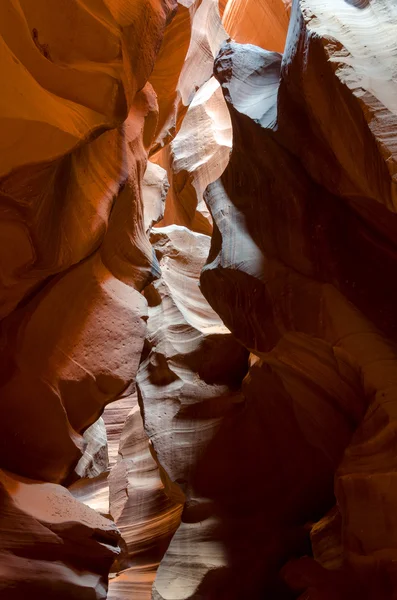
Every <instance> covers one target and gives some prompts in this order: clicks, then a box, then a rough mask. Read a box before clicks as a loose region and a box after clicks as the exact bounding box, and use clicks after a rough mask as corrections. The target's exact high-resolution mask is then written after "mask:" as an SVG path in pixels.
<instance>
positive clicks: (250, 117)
mask: <svg viewBox="0 0 397 600" xmlns="http://www.w3.org/2000/svg"><path fill="white" fill-rule="evenodd" d="M334 4H335V6H334V8H335V9H336V8H338V7H340V15H341V22H342V23H344V24H345V26H344V28H343V35H342V34H341V36H340V37H341V39H340V46H338V54H337V56H336V55H335V54H334V55H333V56H334V63H336V62H337V57H338V61H340V63H342V66H340V65H338V66H337V68H336V70H335V69H332V70H331V66H332V64H333V63H332V61H330V60H329V56H330V55H329V52H330V49H331V50H333V51H336V48H337V45H336V43H335V40H331V38H330V37H328V36H330V31H331V29H332V28H331V24H335V22H337V19H336V17H335V14H334V15H331V11H329V12H328V8H325V4H324V3H320V2H319V3H315V2H305V1H302V2H300V3H299V2H296V3H295V8H294V11H293V22H292V27H291V30H290V33H289V37H288V41H287V48H286V53H285V55H284V57H283V58H282V57H281V56H280V55H277V54H275V53H271V52H267V51H264V50H262V49H260V48H255V47H253V46H249V45H245V46H241V45H239V44H236V43H234V42H228V43H225V44H224V45H223V47H222V49H221V52H220V54H219V56H218V57H217V59H216V62H215V76H216V77H217V79H218V80H219V82H220V83H221V86H222V89H223V92H224V97H225V100H226V102H227V104H228V108H229V111H230V114H231V119H232V127H233V151H232V155H231V159H230V162H229V165H228V167H227V168H226V170H225V172H224V174H223V175H222V176H221V178H220V179H219V180H218V181H217V182H215V183H213V184H211V185H210V186H209V187H208V188H207V191H206V194H205V199H206V202H207V204H208V206H209V208H210V210H211V214H212V217H213V220H214V234H213V236H212V245H211V252H210V256H209V260H208V263H207V265H206V266H205V268H204V270H203V272H202V275H201V289H202V291H203V293H204V295H205V296H206V298H207V299H208V300H209V302H210V303H211V305H212V306H213V308H214V309H215V310H216V311H217V312H218V314H219V315H220V316H221V317H222V318H223V320H224V322H225V324H226V325H227V326H228V327H229V328H230V330H231V331H232V332H233V333H234V335H236V337H237V338H238V339H239V340H240V341H241V342H242V343H243V344H244V345H245V346H246V347H248V348H250V349H251V351H252V352H254V353H255V354H256V355H257V356H258V357H259V358H260V359H261V360H263V359H262V357H263V356H267V355H269V356H272V355H273V354H274V352H275V351H276V350H277V349H278V348H280V344H281V343H283V349H282V351H281V352H280V354H281V357H283V358H284V357H285V356H286V355H288V354H289V353H290V352H291V351H292V348H293V345H291V344H292V338H290V337H289V336H290V335H291V334H293V336H296V335H299V336H302V335H303V336H308V337H304V338H302V339H306V340H308V344H309V347H310V346H311V345H313V344H314V347H316V345H317V344H323V345H324V346H323V347H324V349H327V352H330V353H331V355H333V356H334V357H337V356H338V357H340V359H342V363H340V362H339V360H340V359H338V363H339V366H338V368H337V369H336V371H335V372H334V374H333V375H332V376H331V375H330V379H329V382H330V381H331V380H332V381H334V384H333V385H338V386H339V385H340V383H341V381H342V380H343V381H345V382H347V381H348V382H349V386H352V389H354V390H355V391H354V396H351V395H350V392H349V396H350V397H351V398H353V397H354V398H355V400H354V401H353V403H352V404H350V401H348V399H347V396H344V397H343V400H341V401H339V402H338V406H339V408H336V405H334V410H336V411H337V414H339V416H340V410H341V409H342V411H343V413H344V414H345V418H346V419H347V421H346V423H345V424H344V425H343V426H342V428H340V427H341V425H339V426H337V425H335V426H333V427H332V426H330V429H331V430H332V431H333V432H334V431H335V435H332V439H333V443H335V444H336V446H335V448H334V449H333V450H332V454H333V456H334V459H333V462H332V465H330V470H329V471H328V477H329V479H328V484H327V486H326V485H325V484H320V482H319V480H318V486H317V487H316V489H315V488H314V489H313V494H312V496H310V498H311V500H312V501H313V504H312V505H311V506H312V508H311V509H310V503H309V502H307V504H306V509H307V510H308V513H307V515H306V518H307V520H308V521H309V527H310V522H312V521H315V520H316V515H318V514H319V513H320V514H321V513H322V512H323V511H324V509H325V508H326V505H327V504H328V505H329V507H331V505H332V504H333V502H334V495H335V497H336V502H337V509H336V513H334V514H335V515H336V516H335V517H334V518H332V519H331V521H326V520H325V521H323V522H320V523H319V524H318V526H316V527H314V528H313V530H312V550H313V551H314V557H315V558H316V559H317V562H314V561H313V560H312V559H304V560H303V559H302V561H298V562H291V563H289V564H288V565H287V566H286V567H285V569H284V570H283V577H284V578H285V581H286V582H287V583H288V584H289V585H290V586H291V587H292V588H294V589H295V590H296V592H302V593H303V595H302V598H303V597H305V598H306V597H307V598H313V599H314V598H316V599H317V598H321V599H322V598H324V599H325V598H330V599H331V598H332V599H335V600H336V598H351V597H368V598H371V599H372V598H374V599H375V598H378V597H379V598H384V599H386V598H390V597H392V594H393V593H394V591H395V589H396V583H395V582H396V580H395V571H394V567H393V564H394V556H395V551H396V550H395V548H396V545H395V539H394V536H395V528H394V526H393V525H390V527H389V528H388V529H387V531H386V529H385V528H384V527H383V526H380V527H379V526H378V524H376V523H374V521H373V520H372V515H373V514H374V513H378V514H382V519H386V520H385V521H384V522H388V523H392V522H393V516H392V514H393V509H392V506H394V505H395V501H396V500H395V494H394V486H393V483H392V482H393V477H394V470H395V465H394V459H393V455H394V450H393V448H394V441H393V439H394V438H393V434H392V431H394V428H395V419H394V408H393V407H394V401H395V399H394V388H395V385H394V374H393V373H394V361H395V359H396V352H395V347H394V346H395V345H394V341H392V342H391V341H389V339H388V338H391V339H392V340H394V339H395V320H394V311H393V309H392V305H394V286H390V285H389V281H390V276H392V274H393V273H394V272H395V269H396V262H395V256H396V253H395V251H396V248H395V241H394V239H393V236H392V233H393V227H394V221H393V216H392V213H391V212H390V217H389V218H388V219H385V213H384V212H382V210H383V209H381V210H380V209H379V208H378V207H375V204H374V202H383V203H385V204H386V206H387V208H388V209H389V210H391V211H392V210H393V208H392V205H391V204H390V203H387V201H386V202H385V200H386V198H387V195H386V196H385V195H384V194H381V193H380V190H381V189H384V190H386V189H387V190H388V192H387V193H390V194H391V196H389V197H390V198H392V194H393V188H392V185H393V184H392V177H391V173H390V169H391V171H392V164H393V163H392V152H391V154H387V156H388V158H387V159H386V160H385V157H386V153H387V152H389V150H391V151H392V148H393V143H394V136H393V134H394V130H395V128H394V126H393V118H394V116H393V114H394V113H393V107H392V106H391V105H390V106H383V107H382V109H381V108H380V107H379V105H376V103H375V102H374V97H375V96H374V95H375V93H378V92H379V90H380V89H385V88H384V86H383V85H382V83H381V81H379V83H377V82H373V84H369V83H368V81H369V80H368V79H367V80H365V81H364V79H361V80H360V82H361V85H363V84H364V83H366V85H367V90H368V91H365V89H364V90H363V89H362V90H361V92H360V93H359V94H358V93H355V92H354V90H355V88H354V89H353V86H351V85H350V84H351V82H352V81H353V73H350V75H351V78H350V79H346V80H345V81H344V82H343V83H344V85H343V86H342V85H341V73H342V72H344V73H346V72H347V71H349V72H350V69H353V70H354V69H358V68H359V67H358V63H355V62H354V60H350V58H349V57H348V55H347V51H346V52H345V51H344V50H343V51H342V50H341V49H340V48H341V44H342V43H346V44H348V32H349V31H350V30H352V31H354V30H355V31H358V28H359V27H365V24H366V23H368V22H369V18H370V15H373V14H375V13H374V12H373V11H377V10H379V13H376V14H378V16H379V19H380V22H381V23H384V24H385V30H386V31H388V26H387V24H388V22H389V21H388V19H390V21H391V23H393V22H394V21H393V19H392V16H393V10H394V9H393V7H391V6H389V4H388V3H387V2H386V3H380V4H379V5H378V6H377V8H375V7H374V6H372V3H366V4H365V6H363V7H362V8H360V7H353V8H351V7H350V6H346V4H353V3H337V2H336V3H334ZM342 4H343V6H342ZM309 7H311V9H312V11H313V12H310V11H309ZM327 7H328V5H327ZM316 8H318V11H317V12H315V9H316ZM359 10H362V12H361V13H358V11H359ZM354 11H355V12H354ZM371 11H372V12H371ZM353 13H354V17H355V18H353V17H352V14H353ZM336 14H337V15H338V16H339V13H336ZM313 15H314V16H313ZM327 15H328V17H327ZM349 15H350V20H349ZM326 17H327V18H328V21H327V18H326ZM337 26H338V25H335V27H334V28H333V29H332V35H333V36H335V37H336V32H337V31H338V30H337ZM349 27H350V30H349ZM320 33H321V35H319V34H320ZM316 34H317V35H316ZM343 36H347V37H343ZM357 39H358V38H355V42H356V43H359V42H357ZM364 42H365V40H363V43H364ZM368 43H369V42H368ZM350 46H351V47H350V51H351V52H353V50H354V51H356V52H358V48H357V47H354V42H353V41H352V44H351V45H350ZM375 49H376V42H375V41H372V42H371V44H370V43H369V47H368V53H371V51H374V52H376V50H375ZM326 52H328V55H327V56H326ZM365 52H366V51H365V50H364V54H365ZM366 56H367V55H366ZM392 57H393V46H392V47H391V60H392ZM327 60H328V62H327ZM345 60H346V63H345V64H346V65H348V66H346V67H345V71H343V69H344V67H343V64H344V61H345ZM369 64H370V61H368V63H366V66H367V67H368V68H369ZM385 67H387V61H386V65H385ZM360 68H361V67H360ZM302 74H304V77H302ZM383 76H384V75H383V74H382V72H380V73H379V77H380V79H382V77H383ZM322 77H323V78H325V79H321V78H322ZM320 81H321V84H320ZM320 85H321V86H322V92H321V94H322V96H321V95H319V94H318V93H317V90H318V88H319V86H320ZM377 85H379V87H377ZM304 86H305V87H304ZM386 87H387V86H386ZM325 90H327V91H326V92H325ZM331 90H332V93H331ZM352 91H353V92H354V94H352ZM325 95H326V96H327V97H326V98H325ZM378 95H379V94H378ZM357 96H358V97H359V98H358V99H357ZM321 97H322V98H324V102H325V104H324V102H322V101H321V100H320V98H321ZM331 102H332V105H331ZM325 106H327V109H326V110H327V111H328V115H329V114H335V118H340V121H336V122H335V121H334V122H333V124H332V128H333V129H332V134H331V132H330V130H329V128H328V130H327V135H325V133H324V132H325V127H328V122H327V121H326V119H325V112H324V111H325ZM335 106H336V107H340V108H341V110H342V107H343V111H344V112H343V114H344V115H347V112H346V111H349V118H347V116H346V119H345V120H344V119H343V118H342V117H341V116H339V115H340V112H339V109H338V108H335ZM374 107H378V108H379V111H381V112H377V108H375V109H374ZM373 109H374V110H373ZM322 111H323V112H322ZM331 111H333V112H331ZM309 114H310V117H309ZM380 114H382V115H383V116H384V118H385V119H387V123H388V138H387V142H386V144H385V143H382V142H381V134H380V130H379V128H378V129H377V123H378V122H379V118H380ZM369 115H370V116H369ZM363 116H364V117H365V119H364V118H363ZM366 121H367V122H366ZM305 124H307V125H308V127H307V128H306V129H305V128H304V127H305ZM315 124H316V125H315ZM326 124H327V125H326ZM384 125H385V126H386V120H385V121H384ZM353 129H354V136H356V137H354V136H352V138H351V139H350V141H349V145H348V146H346V144H347V137H346V138H345V137H344V136H348V135H349V134H348V131H350V130H351V131H353ZM343 139H345V140H346V141H345V145H343V143H342V141H343ZM355 140H357V145H356V146H355V145H354V144H355V143H356V142H355ZM359 140H360V141H359ZM389 140H390V141H389ZM385 141H386V140H385ZM347 147H348V148H349V159H348V160H350V161H352V160H353V157H354V163H355V164H354V169H353V168H352V169H349V168H347V162H346V160H345V155H346V152H347ZM258 148H261V149H262V151H261V152H258ZM326 153H328V156H329V157H331V160H330V161H328V162H327V167H326V168H325V162H324V161H325V156H327V154H326ZM369 157H371V159H372V161H371V159H370V158H369ZM368 161H369V162H368ZM365 165H368V168H366V167H365ZM370 165H371V166H370ZM372 165H376V166H374V169H377V170H376V176H375V175H374V173H375V171H372ZM382 165H383V166H382ZM344 171H345V172H346V173H347V172H348V173H349V176H350V178H351V179H350V182H349V186H350V187H349V190H348V188H347V185H346V184H345V182H346V180H344V175H343V173H344ZM353 171H354V173H353ZM371 178H372V179H371ZM358 186H360V188H361V189H359V187H358ZM375 186H376V187H375ZM353 190H355V191H353ZM375 192H376V193H375ZM376 194H377V196H376ZM374 207H375V208H374ZM370 217H371V220H370ZM381 234H382V235H381ZM389 302H390V304H389ZM264 352H266V353H269V354H265V355H263V353H264ZM280 354H279V355H280ZM315 355H318V351H315ZM259 364H260V363H259ZM300 364H301V365H302V368H303V371H304V372H305V376H306V377H308V380H309V381H311V384H310V387H311V388H312V389H313V387H312V386H313V383H314V381H315V380H317V376H316V379H314V374H312V373H311V372H310V367H309V365H310V360H309V359H308V357H306V358H305V359H302V360H301V361H300ZM342 364H343V367H342ZM287 365H288V366H286V369H285V371H283V372H284V374H285V375H286V374H289V375H288V378H289V377H290V376H291V371H290V369H291V366H292V365H291V363H290V361H288V362H287ZM252 368H253V367H251V371H252ZM256 368H257V363H255V369H256ZM346 369H347V370H346ZM342 373H343V375H342ZM323 377H324V374H322V375H321V377H320V380H321V382H322V384H324V382H325V379H323ZM329 386H330V383H328V384H327V389H328V390H329V391H330V390H331V389H332V386H331V387H329ZM289 389H290V390H291V391H293V392H295V393H297V391H298V389H299V386H297V384H296V383H294V384H293V385H291V384H290V387H289ZM334 389H336V388H334ZM332 395H333V392H332ZM267 401H269V400H267ZM304 405H305V410H306V411H307V410H308V407H309V405H308V396H306V398H305V401H304ZM348 406H350V409H348V413H346V412H345V409H347V407H348ZM367 406H368V409H367ZM319 414H320V412H318V413H317V412H316V430H317V433H316V435H319V434H320V431H321V428H320V429H319V428H318V424H319V421H318V418H319ZM272 418H273V415H272ZM328 418H329V417H326V418H325V420H324V423H325V424H326V427H328V425H329V423H330V422H328ZM303 425H304V424H303V421H300V422H299V428H300V430H301V433H302V434H303V436H304V439H306V442H308V441H309V440H311V435H312V434H313V431H312V432H311V433H310V432H309V430H308V429H307V428H306V426H304V427H303ZM343 430H344V431H345V433H342V431H343ZM354 430H356V432H355V433H354V435H353V437H352V439H351V436H352V434H353V432H354ZM336 432H337V433H336ZM295 444H296V442H294V443H290V444H289V451H290V452H291V455H293V456H294V458H295V457H297V456H299V451H298V450H297V448H298V446H297V445H295ZM311 444H313V440H312V441H311ZM314 445H315V446H316V447H317V448H319V445H318V442H315V443H314ZM337 448H338V449H337ZM329 452H330V450H327V454H329ZM329 456H330V455H329ZM299 470H300V469H299ZM317 473H318V475H317V476H320V474H321V476H326V473H327V471H326V469H324V467H320V468H319V471H318V472H317ZM333 473H335V486H334V493H333V491H332V486H331V485H330V484H332V475H333ZM287 479H288V478H287ZM269 481H272V482H273V481H274V477H273V478H272V477H271V478H269ZM290 483H291V484H292V479H291V480H290ZM321 491H322V492H323V493H324V494H325V496H324V497H323V499H321V497H320V496H321V493H320V492H321ZM295 508H297V506H295ZM287 514H288V515H289V517H290V518H291V519H292V518H293V517H292V509H289V510H288V513H287ZM323 514H324V512H323ZM338 515H340V517H338ZM302 519H303V520H304V517H303V515H301V516H299V522H302ZM283 550H284V551H285V550H286V547H284V549H283ZM312 550H310V552H309V551H308V550H306V551H305V550H304V548H303V547H301V548H298V549H297V548H295V550H294V552H295V553H297V554H305V553H310V554H311V551H312ZM325 552H326V554H324V553H325ZM287 554H288V552H287ZM273 556H274V554H273ZM285 559H286V556H285V555H284V557H282V558H281V560H280V562H279V568H280V567H281V565H282V564H283V562H285ZM321 565H322V566H321ZM273 568H274V567H273ZM277 593H279V594H282V592H281V591H278V592H277ZM364 594H365V596H364ZM276 597H279V596H276ZM280 597H284V596H280Z"/></svg>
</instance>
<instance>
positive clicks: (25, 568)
mask: <svg viewBox="0 0 397 600" xmlns="http://www.w3.org/2000/svg"><path fill="white" fill-rule="evenodd" d="M0 494H1V504H2V515H1V519H0V523H1V525H0V526H1V532H2V533H1V541H0V554H1V582H0V597H1V598H4V600H6V599H7V600H8V599H9V600H20V599H22V598H26V597H27V596H28V595H29V594H31V595H32V597H37V598H48V599H54V600H55V599H58V598H59V599H65V600H66V599H67V598H68V599H69V598H75V599H76V600H77V599H85V598H86V599H87V600H89V599H91V598H98V599H102V600H104V599H105V598H106V592H107V575H108V571H109V568H110V566H111V564H112V561H113V559H114V557H115V555H117V552H118V548H117V544H118V538H119V532H118V531H117V528H116V526H115V525H114V524H113V523H112V522H111V521H110V520H108V519H104V518H103V517H101V516H99V515H98V514H97V513H96V512H95V511H94V510H92V509H90V508H87V507H86V506H84V505H83V504H81V503H80V502H78V501H77V500H75V499H74V498H73V496H72V495H71V494H70V493H69V492H68V491H67V490H66V489H65V488H63V487H62V486H60V485H56V484H52V483H44V482H39V481H32V480H28V479H24V478H21V477H17V476H15V475H12V474H11V473H7V472H5V471H1V472H0Z"/></svg>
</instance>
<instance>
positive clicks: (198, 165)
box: [160, 77, 232, 235]
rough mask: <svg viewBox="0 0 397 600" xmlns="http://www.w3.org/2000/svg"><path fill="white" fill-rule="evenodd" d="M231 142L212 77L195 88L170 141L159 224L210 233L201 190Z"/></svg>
mask: <svg viewBox="0 0 397 600" xmlns="http://www.w3.org/2000/svg"><path fill="white" fill-rule="evenodd" d="M231 146H232V131H231V123H230V117H229V112H228V110H227V107H226V104H225V101H224V99H223V95H222V92H221V89H220V86H219V83H218V82H217V81H216V79H214V78H213V77H212V78H211V79H209V80H208V81H207V82H206V83H204V84H203V85H202V86H201V88H200V89H199V90H198V91H197V92H196V94H195V96H194V98H193V100H192V102H191V103H190V106H189V109H188V111H187V113H186V116H185V118H184V120H183V123H182V127H181V129H180V130H179V132H178V134H177V136H176V137H175V139H174V140H173V141H172V143H171V148H170V160H171V164H170V167H169V170H170V171H171V179H172V193H170V194H169V195H168V196H167V204H166V211H165V215H164V219H163V220H162V221H161V223H160V225H161V226H166V225H171V224H177V225H184V226H186V227H189V229H192V230H193V231H197V232H198V233H205V234H207V235H209V234H211V231H212V220H211V216H210V214H209V212H208V209H207V207H206V205H205V203H204V199H203V193H204V191H205V189H206V187H207V186H208V184H210V183H212V182H213V181H215V180H216V179H217V178H218V177H220V175H221V174H222V172H223V171H224V169H225V167H226V165H227V163H228V160H229V155H230V151H231Z"/></svg>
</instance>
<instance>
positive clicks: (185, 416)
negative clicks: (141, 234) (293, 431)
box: [137, 225, 247, 598]
mask: <svg viewBox="0 0 397 600" xmlns="http://www.w3.org/2000/svg"><path fill="white" fill-rule="evenodd" d="M151 239H152V242H153V244H154V248H155V251H156V254H157V257H158V259H159V262H160V266H161V269H162V278H161V279H160V280H158V281H156V282H154V283H153V284H152V285H151V286H149V287H148V288H146V290H145V295H146V297H147V299H148V303H149V319H148V338H147V343H148V348H147V351H148V352H149V353H148V356H147V358H146V360H145V361H144V362H143V363H142V364H141V367H140V369H139V373H138V376H137V383H138V386H139V388H138V389H139V394H140V396H141V402H142V405H143V418H144V423H145V429H146V431H147V433H148V435H149V437H150V439H151V442H152V444H153V448H154V451H155V453H156V457H157V460H158V461H159V463H160V465H161V466H162V467H163V468H164V470H165V471H166V473H167V475H168V478H169V481H167V482H166V485H167V486H168V490H167V491H168V494H169V495H170V496H171V497H176V498H178V495H179V497H181V492H183V494H182V498H183V496H184V499H185V508H184V511H183V515H182V524H181V526H180V527H179V529H178V531H177V533H176V535H175V536H174V538H173V539H172V542H171V544H170V547H169V549H168V551H167V554H166V556H165V558H164V560H163V561H162V563H161V565H160V569H159V571H158V574H157V579H156V583H155V587H154V592H153V594H154V596H153V597H155V598H191V597H194V594H198V593H201V592H200V590H199V586H200V584H201V583H202V581H203V579H205V578H206V576H207V575H210V573H211V572H213V571H214V570H218V569H219V568H221V567H222V566H223V565H224V561H225V556H224V554H225V550H224V547H223V540H222V536H219V533H218V531H217V529H219V527H221V526H222V522H221V519H220V518H219V517H217V514H216V513H217V509H216V507H215V506H214V498H213V497H212V494H213V491H212V489H211V487H212V486H211V485H210V486H209V490H208V491H207V493H203V490H202V489H200V481H199V471H200V464H201V461H202V460H203V459H204V457H205V455H206V453H208V452H210V450H209V446H210V445H211V444H212V443H213V441H214V439H216V437H217V435H218V434H219V431H220V429H221V428H222V423H223V421H224V420H225V418H226V417H227V415H228V414H229V413H230V412H234V411H233V409H234V407H235V405H236V403H237V404H238V403H240V402H241V401H242V397H241V393H240V391H239V385H240V382H241V379H242V377H243V376H244V374H245V371H246V368H247V366H246V365H247V355H246V351H245V350H244V349H243V348H242V347H241V346H239V345H238V344H237V342H236V341H235V340H234V339H233V337H232V336H231V335H230V333H229V332H228V330H227V329H226V328H225V327H224V325H223V324H222V322H221V321H220V319H219V317H218V316H217V315H216V314H215V313H214V312H213V311H212V310H211V308H210V306H209V305H208V304H207V302H206V301H205V299H204V297H203V296H202V295H201V293H200V291H199V288H198V278H199V273H200V270H201V268H202V265H203V264H204V261H205V258H206V255H207V253H208V249H209V244H210V238H209V237H208V236H205V235H202V234H198V233H195V232H192V231H190V230H189V229H187V228H185V227H180V226H175V225H174V226H169V227H165V228H158V229H155V230H153V232H152V235H151ZM160 390H161V392H160ZM207 459H209V460H210V462H211V461H212V460H213V458H212V457H211V455H210V456H208V457H207ZM211 472H212V469H211V471H210V472H208V475H209V477H211V474H210V473H211ZM178 485H179V487H180V490H181V491H180V492H179V493H178V491H175V486H178ZM166 489H167V488H166ZM218 523H219V525H218ZM192 564H194V565H195V566H194V569H193V571H192ZM210 590H211V588H209V589H208V588H206V589H205V591H206V592H207V593H208V592H209V591H210Z"/></svg>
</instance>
